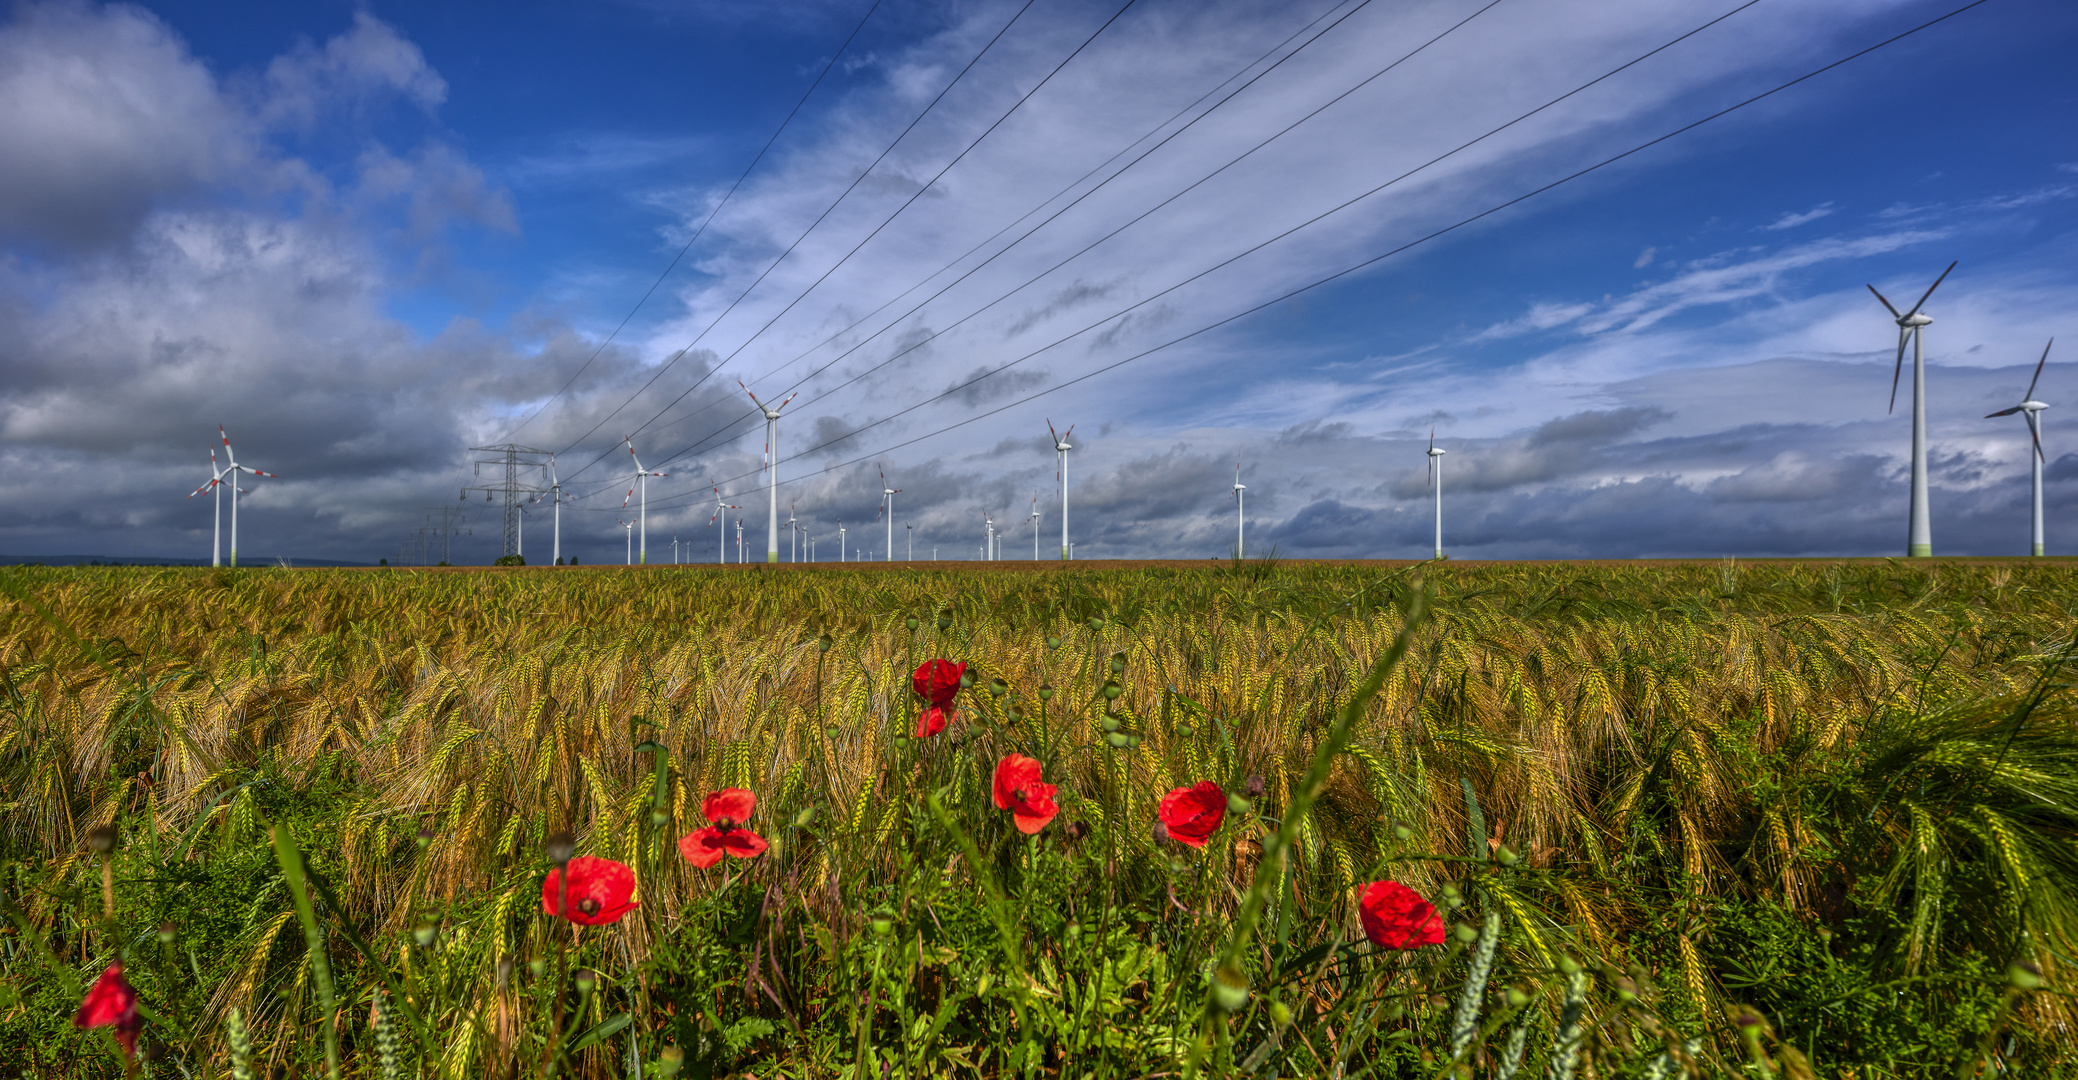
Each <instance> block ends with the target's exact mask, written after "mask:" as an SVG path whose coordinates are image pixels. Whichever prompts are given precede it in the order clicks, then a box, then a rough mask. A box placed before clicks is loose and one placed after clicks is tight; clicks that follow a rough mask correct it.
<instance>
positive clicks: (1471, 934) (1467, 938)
mask: <svg viewBox="0 0 2078 1080" xmlns="http://www.w3.org/2000/svg"><path fill="white" fill-rule="evenodd" d="M1452 932H1453V933H1455V934H1457V939H1458V940H1459V941H1462V942H1464V943H1465V944H1467V945H1470V944H1472V943H1473V942H1475V941H1478V940H1479V931H1478V930H1476V929H1474V928H1473V927H1470V926H1466V925H1465V924H1464V923H1459V924H1457V927H1456V929H1455V930H1454V931H1452Z"/></svg>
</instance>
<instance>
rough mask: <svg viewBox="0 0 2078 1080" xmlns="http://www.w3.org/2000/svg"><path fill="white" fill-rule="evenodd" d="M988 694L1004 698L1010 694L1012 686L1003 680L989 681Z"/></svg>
mask: <svg viewBox="0 0 2078 1080" xmlns="http://www.w3.org/2000/svg"><path fill="white" fill-rule="evenodd" d="M988 692H989V693H991V694H994V695H995V696H997V697H1002V696H1003V695H1004V694H1007V693H1009V692H1010V684H1009V683H1007V682H1004V681H1003V680H1002V679H990V680H989V681H988Z"/></svg>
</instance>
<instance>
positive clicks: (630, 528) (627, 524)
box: [614, 518, 635, 566]
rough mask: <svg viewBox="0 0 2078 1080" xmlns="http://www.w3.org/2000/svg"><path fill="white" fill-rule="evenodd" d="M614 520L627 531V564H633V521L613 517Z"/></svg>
mask: <svg viewBox="0 0 2078 1080" xmlns="http://www.w3.org/2000/svg"><path fill="white" fill-rule="evenodd" d="M614 520H615V521H618V522H620V523H621V528H622V529H624V530H626V531H627V534H628V565H629V566H633V565H635V523H634V522H632V521H628V520H626V519H625V518H615V519H614Z"/></svg>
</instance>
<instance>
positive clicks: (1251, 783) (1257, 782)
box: [1241, 773, 1263, 799]
mask: <svg viewBox="0 0 2078 1080" xmlns="http://www.w3.org/2000/svg"><path fill="white" fill-rule="evenodd" d="M1241 794H1243V795H1246V796H1248V797H1249V798H1251V799H1260V798H1262V797H1263V774H1262V773H1250V774H1249V777H1248V782H1247V783H1244V784H1242V785H1241Z"/></svg>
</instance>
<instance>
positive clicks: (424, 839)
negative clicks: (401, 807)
mask: <svg viewBox="0 0 2078 1080" xmlns="http://www.w3.org/2000/svg"><path fill="white" fill-rule="evenodd" d="M416 840H417V843H418V849H419V850H420V851H424V850H426V848H427V847H429V846H431V845H432V843H433V830H431V829H420V830H419V831H418V836H417V837H416Z"/></svg>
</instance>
